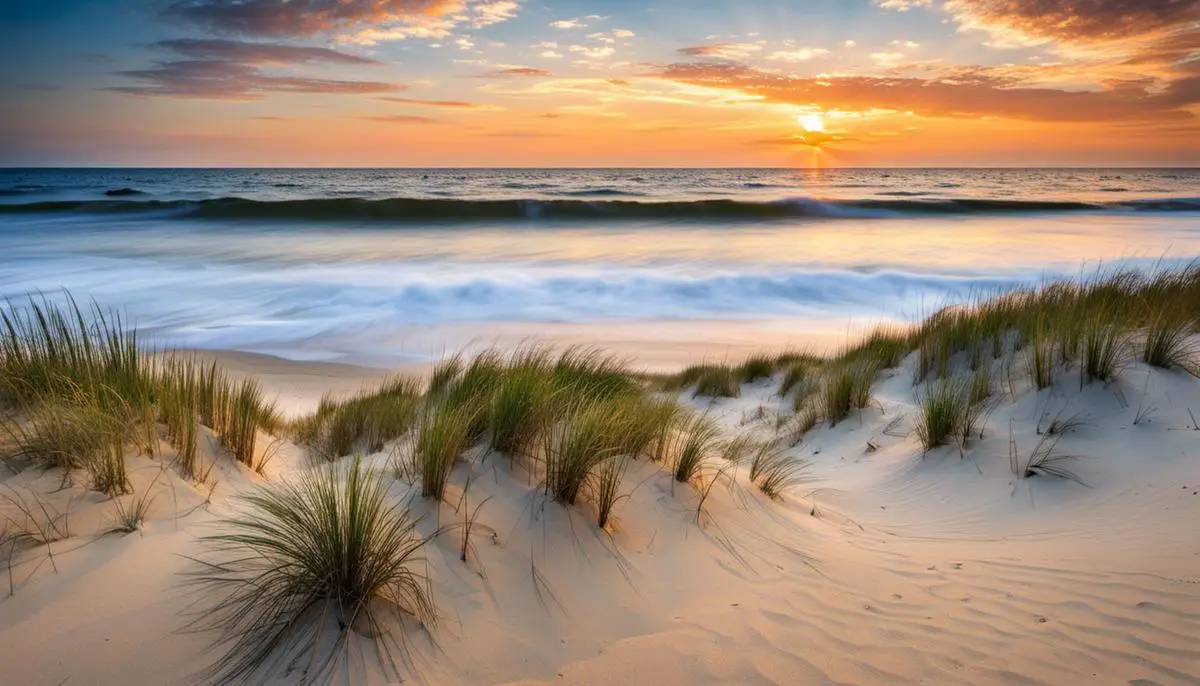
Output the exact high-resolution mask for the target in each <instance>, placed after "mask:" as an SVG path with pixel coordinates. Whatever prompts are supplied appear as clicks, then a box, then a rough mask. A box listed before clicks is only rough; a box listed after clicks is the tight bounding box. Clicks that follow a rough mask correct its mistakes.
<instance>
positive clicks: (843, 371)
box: [819, 359, 879, 426]
mask: <svg viewBox="0 0 1200 686" xmlns="http://www.w3.org/2000/svg"><path fill="white" fill-rule="evenodd" d="M878 369H879V368H878V366H877V363H876V361H875V360H872V359H860V360H847V361H841V362H838V363H835V364H834V365H832V366H831V367H830V368H828V369H827V370H826V371H825V374H824V378H823V379H822V383H821V389H820V391H819V400H820V403H821V406H822V409H823V411H824V417H825V418H826V419H828V420H829V424H830V426H836V425H837V424H838V422H840V421H842V420H844V419H846V418H847V417H849V416H850V412H851V411H853V410H855V409H862V408H865V407H867V406H868V405H870V404H871V383H872V382H873V381H874V380H875V374H876V372H877V371H878Z"/></svg>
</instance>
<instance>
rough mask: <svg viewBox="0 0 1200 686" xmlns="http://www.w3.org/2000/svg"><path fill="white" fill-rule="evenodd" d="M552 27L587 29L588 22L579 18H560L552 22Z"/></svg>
mask: <svg viewBox="0 0 1200 686" xmlns="http://www.w3.org/2000/svg"><path fill="white" fill-rule="evenodd" d="M550 27H551V28H555V29H586V28H587V24H585V23H584V22H583V21H581V20H579V19H559V20H558V21H552V22H550Z"/></svg>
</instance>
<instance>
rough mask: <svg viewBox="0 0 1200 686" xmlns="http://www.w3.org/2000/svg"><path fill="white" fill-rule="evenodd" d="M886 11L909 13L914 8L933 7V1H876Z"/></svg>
mask: <svg viewBox="0 0 1200 686" xmlns="http://www.w3.org/2000/svg"><path fill="white" fill-rule="evenodd" d="M875 4H876V5H879V6H880V7H882V8H883V9H885V10H896V11H897V12H907V11H909V10H910V9H912V8H914V7H933V0H875Z"/></svg>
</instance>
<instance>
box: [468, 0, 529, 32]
mask: <svg viewBox="0 0 1200 686" xmlns="http://www.w3.org/2000/svg"><path fill="white" fill-rule="evenodd" d="M520 6H521V3H519V2H517V1H516V0H491V1H490V2H483V3H479V4H476V5H472V6H471V10H472V11H473V12H474V13H475V17H474V18H473V19H472V20H471V25H472V26H474V27H475V28H477V29H478V28H482V27H484V26H490V25H491V24H499V23H500V22H502V21H507V20H509V19H512V18H514V17H516V16H517V9H519V8H520Z"/></svg>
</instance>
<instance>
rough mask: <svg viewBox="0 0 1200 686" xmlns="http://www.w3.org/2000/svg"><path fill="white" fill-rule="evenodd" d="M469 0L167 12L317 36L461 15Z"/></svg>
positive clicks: (196, 2) (333, 1)
mask: <svg viewBox="0 0 1200 686" xmlns="http://www.w3.org/2000/svg"><path fill="white" fill-rule="evenodd" d="M465 4H466V3H465V2H464V0H289V1H287V2H280V0H178V1H177V2H174V3H172V4H171V5H170V6H169V7H167V9H166V12H165V13H166V14H167V15H168V16H172V17H179V18H181V19H186V20H188V21H192V22H195V23H197V24H201V25H203V26H207V27H209V28H213V29H217V30H220V31H232V32H235V33H244V34H250V35H291V36H307V35H311V34H314V33H321V32H326V31H332V30H335V29H346V28H351V27H354V26H360V25H376V24H384V23H389V22H396V21H405V20H410V19H413V18H421V17H441V16H445V15H447V14H451V13H454V12H461V11H462V10H463V9H464V6H465Z"/></svg>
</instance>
